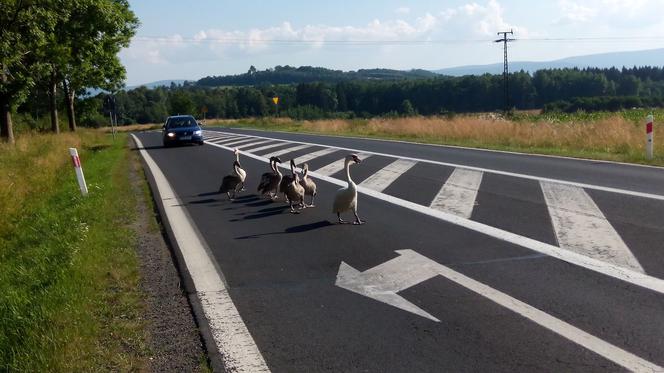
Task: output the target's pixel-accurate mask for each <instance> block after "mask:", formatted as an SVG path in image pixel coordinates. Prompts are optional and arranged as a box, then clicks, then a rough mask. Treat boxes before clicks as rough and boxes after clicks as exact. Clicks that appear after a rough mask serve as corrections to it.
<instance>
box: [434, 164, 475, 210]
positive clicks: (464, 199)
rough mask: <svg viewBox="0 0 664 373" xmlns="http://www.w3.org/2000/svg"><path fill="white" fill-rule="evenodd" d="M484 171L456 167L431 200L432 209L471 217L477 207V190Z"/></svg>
mask: <svg viewBox="0 0 664 373" xmlns="http://www.w3.org/2000/svg"><path fill="white" fill-rule="evenodd" d="M482 175H483V173H482V172H480V171H475V170H468V169H465V168H455V169H454V172H452V175H450V177H449V178H448V179H447V181H446V182H445V185H443V187H442V188H441V189H440V192H438V194H437V195H436V197H435V198H434V199H433V201H432V202H431V205H430V207H431V208H432V209H436V210H440V211H444V212H447V213H450V214H454V215H456V216H460V217H462V218H466V219H470V216H471V215H472V214H473V208H474V207H475V199H476V198H477V191H478V190H479V188H480V184H481V183H482Z"/></svg>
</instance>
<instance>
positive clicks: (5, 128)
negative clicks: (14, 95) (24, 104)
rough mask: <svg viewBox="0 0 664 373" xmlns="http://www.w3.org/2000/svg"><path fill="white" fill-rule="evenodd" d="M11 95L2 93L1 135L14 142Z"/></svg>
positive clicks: (0, 104)
mask: <svg viewBox="0 0 664 373" xmlns="http://www.w3.org/2000/svg"><path fill="white" fill-rule="evenodd" d="M9 108H10V106H9V97H7V96H6V95H0V137H2V139H3V140H4V141H6V142H8V143H10V144H13V143H14V130H13V127H12V114H11V112H10V111H9Z"/></svg>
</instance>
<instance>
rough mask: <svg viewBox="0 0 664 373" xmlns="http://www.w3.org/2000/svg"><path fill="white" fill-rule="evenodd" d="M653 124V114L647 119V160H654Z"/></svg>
mask: <svg viewBox="0 0 664 373" xmlns="http://www.w3.org/2000/svg"><path fill="white" fill-rule="evenodd" d="M652 122H654V118H653V116H652V114H650V115H648V117H647V118H646V158H647V159H652V142H653V141H652V138H653V134H652Z"/></svg>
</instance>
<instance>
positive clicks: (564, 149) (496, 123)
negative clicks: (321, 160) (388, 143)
mask: <svg viewBox="0 0 664 373" xmlns="http://www.w3.org/2000/svg"><path fill="white" fill-rule="evenodd" d="M648 113H649V112H647V111H645V110H629V111H624V112H620V113H608V112H602V113H576V114H539V113H536V112H517V113H515V114H514V115H512V116H509V117H503V116H501V115H499V114H492V113H486V114H468V115H450V116H440V117H404V118H373V119H350V120H346V119H327V120H316V121H295V120H291V119H289V118H261V119H239V120H219V121H215V120H208V121H207V124H208V125H211V126H214V125H221V126H230V127H245V128H257V129H264V130H276V131H292V132H306V133H320V134H333V135H343V136H360V137H375V138H383V139H394V140H405V141H415V142H422V143H431V144H445V145H456V146H467V147H476V148H485V149H496V150H507V151H518V152H526V153H535V154H549V155H561V156H571V157H580V158H589V159H600V160H611V161H619V162H631V163H640V164H650V165H658V166H664V142H663V141H658V140H657V135H658V134H659V133H663V131H664V125H663V124H662V123H661V121H662V120H664V110H661V109H660V110H656V111H655V112H654V113H653V114H654V116H655V125H654V132H655V140H654V145H655V151H654V153H655V159H653V160H647V159H646V157H645V118H646V115H647V114H648ZM660 118H661V119H660ZM658 121H659V122H658Z"/></svg>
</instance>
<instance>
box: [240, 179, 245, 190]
mask: <svg viewBox="0 0 664 373" xmlns="http://www.w3.org/2000/svg"><path fill="white" fill-rule="evenodd" d="M240 185H241V186H242V187H241V188H240V192H244V191H245V190H246V189H244V181H243V182H242V184H240Z"/></svg>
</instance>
